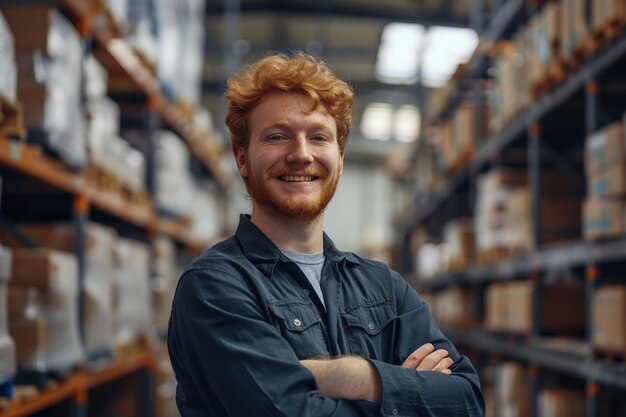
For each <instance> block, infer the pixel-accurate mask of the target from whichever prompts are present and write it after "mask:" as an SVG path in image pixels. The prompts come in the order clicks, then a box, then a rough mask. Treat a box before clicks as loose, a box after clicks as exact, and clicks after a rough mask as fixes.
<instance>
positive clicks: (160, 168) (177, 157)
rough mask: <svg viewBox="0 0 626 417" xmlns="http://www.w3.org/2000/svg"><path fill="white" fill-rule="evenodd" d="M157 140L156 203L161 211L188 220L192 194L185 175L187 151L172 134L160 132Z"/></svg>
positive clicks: (183, 143) (176, 136) (186, 173)
mask: <svg viewBox="0 0 626 417" xmlns="http://www.w3.org/2000/svg"><path fill="white" fill-rule="evenodd" d="M157 138H158V141H157V150H156V158H155V159H156V176H157V178H156V186H157V189H156V196H155V199H156V203H157V205H158V207H159V209H161V210H163V211H166V212H168V213H171V214H174V215H177V216H184V217H189V216H190V215H191V212H190V210H191V209H190V207H191V206H192V202H193V190H194V184H193V181H192V178H191V175H190V173H189V158H190V154H189V150H188V149H187V147H186V145H185V142H184V141H183V139H182V138H181V137H179V136H178V135H176V134H175V133H172V132H168V131H164V130H161V131H158V132H157Z"/></svg>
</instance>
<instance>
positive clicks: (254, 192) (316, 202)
mask: <svg viewBox="0 0 626 417" xmlns="http://www.w3.org/2000/svg"><path fill="white" fill-rule="evenodd" d="M269 174H270V177H274V178H275V177H276V175H274V174H272V172H270V173H269ZM248 179H249V181H248V187H247V188H248V194H249V195H250V198H251V199H252V202H253V203H254V204H255V205H257V206H260V207H263V208H264V209H265V210H268V211H271V212H273V213H274V214H276V215H278V216H279V217H282V218H284V219H295V220H305V221H311V220H315V219H316V218H318V217H319V216H320V215H321V214H322V213H323V212H324V210H325V209H326V206H328V203H330V200H332V198H333V196H334V195H335V191H336V190H337V184H338V183H339V174H338V172H336V173H335V176H334V178H332V180H331V182H330V183H329V184H328V185H327V186H326V187H324V189H323V190H322V191H321V194H320V195H319V196H318V197H317V198H316V199H311V198H308V197H307V196H304V197H303V196H294V197H288V196H287V195H285V194H282V193H279V192H277V191H275V190H271V189H270V188H269V187H268V186H267V183H261V182H258V181H256V180H255V178H254V177H253V176H250V177H249V178H248ZM315 181H321V179H317V180H315Z"/></svg>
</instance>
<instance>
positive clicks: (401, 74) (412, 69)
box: [375, 23, 478, 87]
mask: <svg viewBox="0 0 626 417" xmlns="http://www.w3.org/2000/svg"><path fill="white" fill-rule="evenodd" d="M477 45H478V35H477V34H476V32H475V31H474V30H472V29H466V28H452V27H445V26H433V27H430V28H428V30H426V29H425V28H424V26H422V25H417V24H408V23H390V24H388V25H387V26H385V28H384V29H383V34H382V37H381V42H380V47H379V49H378V56H377V60H376V69H375V71H376V78H377V79H379V80H380V81H382V82H384V83H390V84H415V83H416V82H417V81H418V80H420V78H421V83H422V84H423V85H426V86H428V87H438V86H441V85H442V84H444V83H445V82H446V81H447V80H448V78H450V76H451V75H452V73H453V72H454V71H455V69H456V67H457V66H458V64H460V63H463V62H467V61H468V60H469V59H470V57H471V56H472V54H473V52H474V50H475V49H476V46H477Z"/></svg>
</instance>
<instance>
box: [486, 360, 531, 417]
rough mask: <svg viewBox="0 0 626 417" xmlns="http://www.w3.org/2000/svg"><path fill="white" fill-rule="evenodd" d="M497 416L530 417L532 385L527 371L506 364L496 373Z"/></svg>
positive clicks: (515, 364) (495, 400) (500, 366)
mask: <svg viewBox="0 0 626 417" xmlns="http://www.w3.org/2000/svg"><path fill="white" fill-rule="evenodd" d="M494 374H495V375H494V387H495V393H494V397H495V398H494V402H495V413H494V415H495V416H498V417H530V415H531V412H530V383H529V378H528V372H527V371H526V369H525V368H524V367H523V366H522V365H520V364H517V363H514V362H504V363H502V364H499V365H498V366H497V367H496V368H495V372H494Z"/></svg>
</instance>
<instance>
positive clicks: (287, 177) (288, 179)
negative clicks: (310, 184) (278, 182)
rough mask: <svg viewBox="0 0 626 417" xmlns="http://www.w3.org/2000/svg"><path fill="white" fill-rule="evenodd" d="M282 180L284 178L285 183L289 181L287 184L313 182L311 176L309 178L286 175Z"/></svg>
mask: <svg viewBox="0 0 626 417" xmlns="http://www.w3.org/2000/svg"><path fill="white" fill-rule="evenodd" d="M282 178H283V181H287V182H300V181H313V177H312V176H309V175H307V176H304V175H302V176H295V175H285V176H283V177H282Z"/></svg>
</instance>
